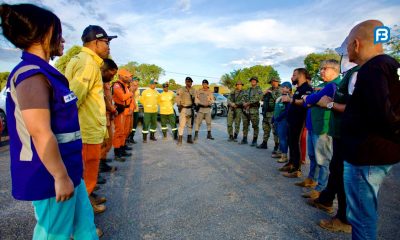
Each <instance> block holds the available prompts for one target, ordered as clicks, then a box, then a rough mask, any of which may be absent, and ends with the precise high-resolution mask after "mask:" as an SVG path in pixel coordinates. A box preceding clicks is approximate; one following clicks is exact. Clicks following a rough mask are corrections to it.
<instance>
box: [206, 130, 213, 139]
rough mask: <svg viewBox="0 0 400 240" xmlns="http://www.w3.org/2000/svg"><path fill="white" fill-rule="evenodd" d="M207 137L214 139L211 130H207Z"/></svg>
mask: <svg viewBox="0 0 400 240" xmlns="http://www.w3.org/2000/svg"><path fill="white" fill-rule="evenodd" d="M207 139H210V140H214V138H213V137H212V135H211V131H208V132H207Z"/></svg>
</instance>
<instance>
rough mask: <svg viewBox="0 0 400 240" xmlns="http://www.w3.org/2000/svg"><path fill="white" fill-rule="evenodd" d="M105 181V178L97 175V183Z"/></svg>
mask: <svg viewBox="0 0 400 240" xmlns="http://www.w3.org/2000/svg"><path fill="white" fill-rule="evenodd" d="M106 182H107V181H106V179H105V178H103V177H102V176H101V175H100V174H99V175H98V176H97V184H104V183H106Z"/></svg>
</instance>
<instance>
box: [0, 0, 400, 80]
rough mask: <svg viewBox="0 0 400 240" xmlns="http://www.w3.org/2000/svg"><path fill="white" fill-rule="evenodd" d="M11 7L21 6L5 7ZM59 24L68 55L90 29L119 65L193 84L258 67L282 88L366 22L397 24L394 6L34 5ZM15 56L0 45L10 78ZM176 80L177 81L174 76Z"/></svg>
mask: <svg viewBox="0 0 400 240" xmlns="http://www.w3.org/2000/svg"><path fill="white" fill-rule="evenodd" d="M5 2H6V3H9V4H13V3H19V2H21V1H5ZM24 2H31V3H34V4H37V5H40V6H45V7H47V8H49V9H50V10H52V11H53V12H55V13H56V14H57V15H58V16H59V17H60V19H61V21H62V23H63V32H64V38H65V39H66V46H65V49H68V48H69V47H71V46H72V45H76V44H77V45H81V44H82V43H81V40H80V36H81V34H82V31H83V29H84V28H85V27H86V26H87V25H89V24H92V25H100V26H102V27H103V28H104V29H105V30H106V31H107V33H108V34H109V35H114V34H116V35H118V38H117V39H114V40H113V41H112V42H111V54H112V56H113V59H114V60H115V61H116V62H117V63H118V64H125V63H127V62H128V61H137V62H139V63H154V64H156V65H158V66H160V67H162V68H163V69H164V70H165V71H166V74H165V75H164V76H162V77H161V79H160V82H164V81H167V80H168V79H170V78H173V79H175V80H176V81H177V82H179V83H183V82H184V81H183V80H184V78H185V76H186V75H191V76H193V79H194V81H195V83H197V82H201V80H202V79H204V78H207V79H209V80H210V82H215V83H218V82H219V79H220V77H221V75H223V74H224V73H228V72H230V71H232V70H234V69H239V68H243V67H249V66H253V65H257V64H262V65H272V66H274V67H275V68H276V69H277V70H278V72H279V74H280V76H281V78H282V80H283V81H287V80H289V79H290V76H291V73H292V70H293V69H294V68H297V67H301V66H303V59H304V57H305V56H306V55H307V54H309V53H311V52H321V51H323V50H324V49H326V48H335V47H337V46H339V45H340V44H341V42H342V41H343V39H344V38H345V36H346V35H347V34H348V32H349V31H350V29H351V28H352V27H353V26H354V25H355V24H357V23H359V22H361V21H363V20H367V19H379V20H381V21H383V22H384V24H385V25H388V26H393V25H394V24H400V21H399V20H400V17H399V15H398V13H399V12H400V3H399V2H398V1H365V0H355V1H351V2H350V1H342V0H336V1H335V0H322V1H315V0H307V1H290V0H280V1H268V0H247V1H244V0H243V1H235V0H231V1H228V0H214V1H210V0H208V1H206V0H116V1H104V0H63V1H54V0H34V1H24ZM19 56H20V53H19V52H18V51H16V50H15V49H13V47H12V45H11V44H9V43H7V42H6V41H5V40H4V38H0V71H10V70H11V69H12V67H13V66H14V65H15V64H16V63H17V62H18V61H19ZM178 73H179V74H178Z"/></svg>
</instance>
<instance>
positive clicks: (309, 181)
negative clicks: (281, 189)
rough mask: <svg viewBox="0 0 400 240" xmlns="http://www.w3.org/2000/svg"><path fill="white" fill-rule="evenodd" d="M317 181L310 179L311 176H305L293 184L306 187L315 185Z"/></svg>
mask: <svg viewBox="0 0 400 240" xmlns="http://www.w3.org/2000/svg"><path fill="white" fill-rule="evenodd" d="M317 184H318V183H317V182H316V181H314V180H312V179H311V178H306V179H304V181H302V182H297V183H295V184H294V185H296V186H299V187H308V188H313V187H315V186H317Z"/></svg>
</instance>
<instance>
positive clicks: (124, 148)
mask: <svg viewBox="0 0 400 240" xmlns="http://www.w3.org/2000/svg"><path fill="white" fill-rule="evenodd" d="M120 151H121V155H122V156H123V157H130V156H132V153H129V152H127V151H126V146H122V147H121V148H120Z"/></svg>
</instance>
